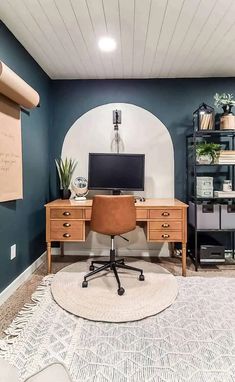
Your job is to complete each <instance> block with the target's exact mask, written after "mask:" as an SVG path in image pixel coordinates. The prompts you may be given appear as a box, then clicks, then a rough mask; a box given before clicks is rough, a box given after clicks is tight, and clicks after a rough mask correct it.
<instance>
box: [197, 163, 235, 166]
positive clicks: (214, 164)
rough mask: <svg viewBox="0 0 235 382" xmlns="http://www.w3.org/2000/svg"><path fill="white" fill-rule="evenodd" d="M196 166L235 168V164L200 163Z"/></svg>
mask: <svg viewBox="0 0 235 382" xmlns="http://www.w3.org/2000/svg"><path fill="white" fill-rule="evenodd" d="M195 166H197V167H199V166H200V167H201V166H203V167H205V166H206V167H212V166H235V163H223V164H222V163H210V164H200V163H195Z"/></svg>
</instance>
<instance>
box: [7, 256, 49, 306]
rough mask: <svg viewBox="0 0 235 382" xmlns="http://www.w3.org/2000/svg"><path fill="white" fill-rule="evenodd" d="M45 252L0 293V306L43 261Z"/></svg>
mask: <svg viewBox="0 0 235 382" xmlns="http://www.w3.org/2000/svg"><path fill="white" fill-rule="evenodd" d="M45 257H46V252H44V253H43V254H42V255H41V256H40V257H39V258H38V259H37V260H36V261H34V262H33V263H32V264H31V265H30V266H29V267H28V268H26V269H25V271H24V272H22V273H21V274H20V275H19V276H18V277H17V278H16V279H15V280H14V281H12V283H11V284H10V285H8V286H7V287H6V288H5V289H4V290H3V291H2V292H1V293H0V306H1V305H2V304H3V303H4V302H5V301H6V300H7V299H8V298H9V297H10V296H11V295H12V294H13V293H14V292H15V291H16V289H18V288H19V287H20V286H21V285H22V284H23V283H24V282H25V281H26V280H27V279H28V278H29V277H30V276H31V275H32V273H33V272H34V271H35V270H36V269H37V268H38V267H39V266H40V265H41V264H42V263H43V262H44V261H45Z"/></svg>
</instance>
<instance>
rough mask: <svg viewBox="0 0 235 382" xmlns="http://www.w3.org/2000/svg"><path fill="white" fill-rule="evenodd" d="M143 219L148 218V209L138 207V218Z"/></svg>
mask: <svg viewBox="0 0 235 382" xmlns="http://www.w3.org/2000/svg"><path fill="white" fill-rule="evenodd" d="M142 219H146V220H147V219H148V211H147V210H144V209H141V208H136V220H142Z"/></svg>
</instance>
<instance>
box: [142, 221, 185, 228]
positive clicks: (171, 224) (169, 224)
mask: <svg viewBox="0 0 235 382" xmlns="http://www.w3.org/2000/svg"><path fill="white" fill-rule="evenodd" d="M149 229H150V230H159V231H172V230H174V231H181V230H182V222H181V221H175V220H162V221H160V220H159V221H152V222H149Z"/></svg>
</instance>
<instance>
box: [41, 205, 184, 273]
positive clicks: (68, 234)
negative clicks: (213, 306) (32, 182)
mask: <svg viewBox="0 0 235 382" xmlns="http://www.w3.org/2000/svg"><path fill="white" fill-rule="evenodd" d="M135 206H136V222H137V224H138V222H145V224H144V228H145V232H146V238H147V241H149V242H154V243H159V242H169V243H174V242H179V243H182V275H183V276H186V244H187V207H188V206H187V205H186V204H184V203H182V202H180V201H179V200H177V199H146V201H145V202H137V203H136V204H135ZM45 207H46V241H47V261H48V273H50V272H51V242H52V241H60V242H61V243H64V242H82V241H85V240H86V236H87V233H88V231H89V221H90V219H91V207H92V200H87V201H85V202H75V201H74V200H61V199H57V200H54V201H53V202H50V203H48V204H46V205H45Z"/></svg>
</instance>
